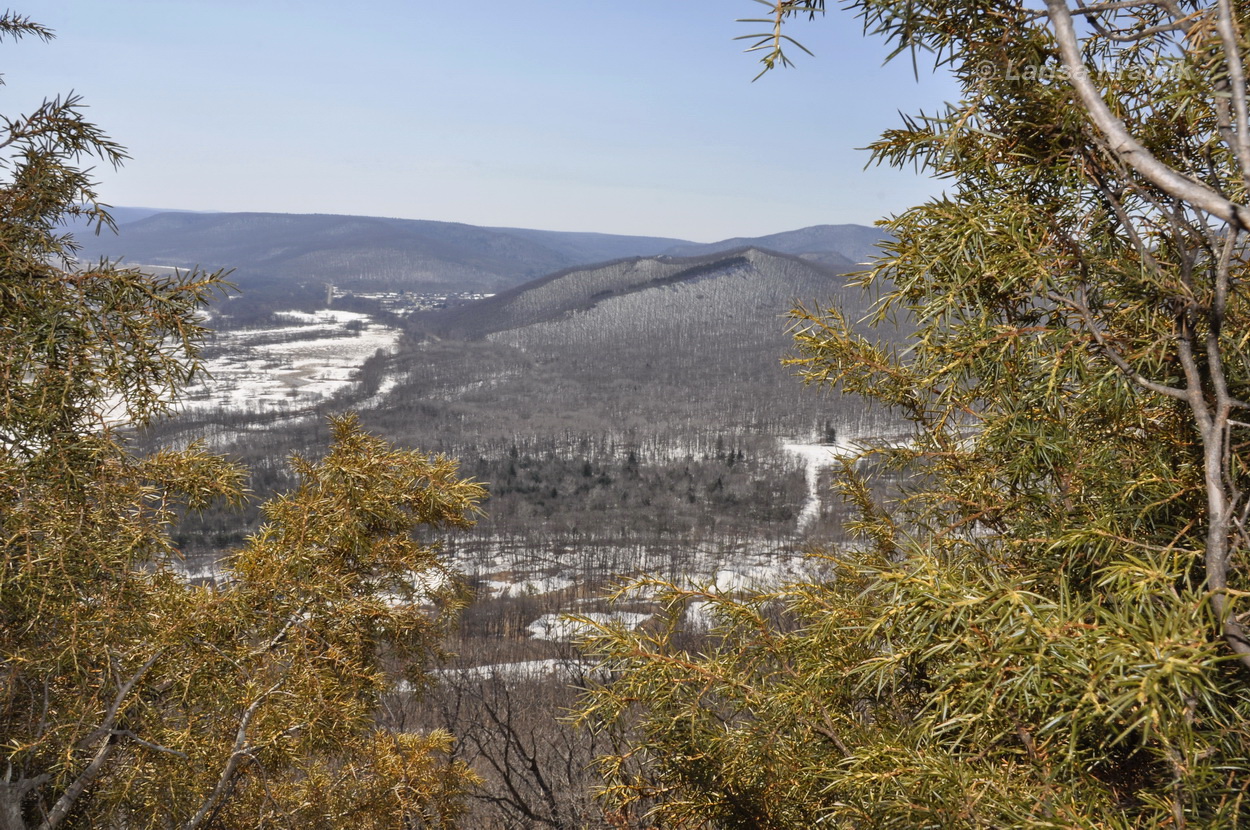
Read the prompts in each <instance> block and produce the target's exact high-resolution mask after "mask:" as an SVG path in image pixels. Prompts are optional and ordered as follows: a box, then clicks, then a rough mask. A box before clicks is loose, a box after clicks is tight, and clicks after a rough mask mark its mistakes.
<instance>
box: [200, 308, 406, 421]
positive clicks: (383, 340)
mask: <svg viewBox="0 0 1250 830" xmlns="http://www.w3.org/2000/svg"><path fill="white" fill-rule="evenodd" d="M275 316H277V317H279V319H281V320H282V321H283V323H287V324H286V325H280V326H275V327H271V328H263V329H239V330H233V331H224V332H218V333H217V335H216V336H215V337H214V338H213V339H212V341H211V342H210V344H209V350H208V354H209V358H208V359H207V360H206V361H205V368H206V369H207V370H208V377H207V378H202V379H201V380H200V381H199V382H198V383H196V384H195V385H193V386H191V387H189V388H188V389H187V390H186V392H185V393H184V394H183V398H182V401H181V403H182V408H183V409H184V411H189V410H203V409H217V408H220V409H225V410H227V411H233V412H246V413H257V414H269V413H275V412H298V411H300V410H304V409H308V408H309V407H312V406H315V405H316V404H318V403H320V402H322V401H324V400H327V399H329V398H331V397H332V396H333V395H334V394H335V393H337V392H339V391H341V390H346V389H347V388H349V387H350V386H351V385H352V384H353V383H354V382H355V380H354V378H355V375H356V372H357V371H358V370H359V369H360V367H361V365H362V364H364V362H365V361H366V360H368V359H369V358H370V357H372V356H373V355H374V354H376V353H377V352H378V351H379V350H381V351H390V350H393V349H394V348H395V345H396V344H397V343H398V341H399V338H400V335H401V334H402V332H401V331H400V330H399V329H397V328H394V327H391V326H387V325H383V324H380V323H377V322H375V321H374V320H373V319H372V318H371V317H370V316H369V315H368V314H361V313H358V312H354V311H339V310H334V309H325V310H322V311H317V312H312V313H309V312H300V311H282V312H278V314H277V315H275Z"/></svg>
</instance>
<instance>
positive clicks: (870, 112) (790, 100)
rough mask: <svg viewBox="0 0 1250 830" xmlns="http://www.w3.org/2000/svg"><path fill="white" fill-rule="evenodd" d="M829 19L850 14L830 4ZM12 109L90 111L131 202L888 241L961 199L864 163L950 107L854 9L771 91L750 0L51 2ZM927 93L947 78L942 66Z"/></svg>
mask: <svg viewBox="0 0 1250 830" xmlns="http://www.w3.org/2000/svg"><path fill="white" fill-rule="evenodd" d="M830 5H831V7H834V6H836V4H833V3H831V4H830ZM18 11H20V12H23V13H27V14H30V15H31V16H33V17H34V18H35V19H37V20H39V21H40V22H42V23H45V24H47V25H49V26H51V27H52V28H54V29H55V30H56V32H57V35H58V37H57V39H56V40H55V41H53V42H52V43H51V44H42V43H39V42H37V41H35V40H25V41H22V42H20V43H17V44H13V43H4V44H0V50H2V51H0V54H2V55H3V57H2V58H0V71H2V72H3V73H4V77H5V81H6V84H7V86H5V87H4V88H3V89H0V95H2V96H3V105H2V108H0V112H3V113H5V114H13V113H16V112H26V111H28V110H30V109H31V108H33V107H34V106H35V105H36V104H38V102H39V101H40V100H42V98H43V97H45V96H50V95H54V94H57V93H64V92H68V91H70V90H75V91H77V92H79V93H81V94H82V95H83V97H84V98H85V99H86V101H87V102H88V103H89V104H90V105H91V109H90V111H89V112H90V114H91V116H92V118H93V119H94V120H95V121H97V122H98V123H99V124H101V125H102V126H103V127H105V128H106V129H107V131H108V132H109V133H110V134H111V135H112V136H113V137H114V138H115V139H117V140H118V141H120V142H122V143H123V144H124V145H126V146H127V147H128V148H129V150H130V153H131V155H132V156H133V160H132V161H131V162H129V163H128V164H127V165H126V166H125V167H124V168H122V170H121V171H120V172H118V173H113V172H112V171H106V170H100V171H99V173H100V175H99V178H100V179H101V181H102V183H103V187H102V191H101V192H102V195H103V197H104V198H105V200H106V201H108V202H110V203H112V204H117V205H132V206H150V207H167V208H186V209H194V210H229V211H242V210H254V211H281V212H291V213H355V214H368V215H380V216H398V217H405V218H412V219H439V220H447V221H459V222H469V223H472V224H477V225H502V226H514V227H532V228H546V229H552V230H583V231H603V232H609V233H636V234H652V235H660V236H676V237H682V238H687V239H694V240H700V241H711V240H715V239H721V238H725V237H729V236H739V235H741V236H755V235H760V234H766V233H773V232H776V231H782V230H789V229H793V228H797V227H802V226H805V225H814V224H821V223H842V222H858V223H863V224H870V223H871V222H873V221H874V220H876V219H877V218H879V217H880V216H882V215H883V214H886V213H890V212H895V211H899V210H902V209H903V208H905V207H907V206H908V205H910V204H913V203H915V202H918V201H920V200H922V199H923V198H925V197H926V196H927V195H930V194H932V193H935V192H937V190H938V186H937V185H936V184H935V183H933V182H931V181H927V180H925V179H921V178H919V177H917V176H916V175H915V174H914V173H912V172H910V171H907V172H900V171H893V170H882V169H878V168H870V169H868V170H864V169H863V168H864V165H865V164H866V163H867V161H868V157H867V154H866V153H864V152H862V151H857V150H856V149H855V148H857V147H863V146H864V145H866V144H867V143H869V142H870V141H872V140H873V139H874V138H875V137H876V136H877V135H878V134H879V133H880V132H881V130H883V129H886V128H888V127H892V126H895V125H897V124H898V121H899V119H898V112H900V111H902V112H916V111H917V110H919V109H921V108H924V109H926V110H932V109H934V108H935V107H936V105H937V104H939V103H940V102H941V101H943V100H946V99H948V98H950V97H951V96H952V95H953V94H954V91H953V86H952V85H951V84H950V83H949V82H948V81H946V80H945V79H934V78H931V77H929V78H925V77H922V80H921V83H917V82H916V80H915V79H914V78H913V75H912V68H911V64H910V62H909V61H907V60H906V59H904V60H899V61H896V62H895V63H893V64H890V65H889V66H885V67H883V66H882V60H883V58H884V57H885V54H886V49H885V47H884V46H883V44H881V43H880V42H879V41H876V40H873V39H867V38H865V37H864V36H863V35H862V34H861V27H860V24H859V21H857V20H856V19H854V18H853V17H852V16H850V15H848V14H845V13H843V12H841V11H839V10H838V9H836V8H832V10H831V13H830V14H829V15H828V16H827V17H825V18H824V19H823V20H817V21H816V22H815V23H810V24H809V23H807V22H806V21H802V22H796V23H795V24H794V26H793V27H792V30H791V33H792V34H793V35H795V36H796V37H799V38H800V39H801V40H802V41H803V42H804V43H805V45H807V46H808V47H809V48H810V49H811V50H812V51H813V52H815V53H816V56H815V57H814V58H812V57H808V56H806V55H801V54H796V57H797V58H799V60H798V61H797V62H798V64H799V65H798V68H797V69H790V70H785V71H779V72H774V73H771V74H769V75H768V76H765V77H764V78H761V79H760V80H759V81H757V82H755V83H751V78H752V77H753V76H754V75H755V73H756V71H757V64H756V63H755V58H754V56H751V55H745V54H743V53H742V51H741V50H742V49H743V47H744V44H743V43H742V42H741V41H738V42H735V41H734V40H733V38H734V36H736V35H742V34H748V33H750V32H752V31H754V30H753V29H752V28H751V27H750V26H749V25H747V24H741V23H735V22H734V21H735V19H736V18H740V17H750V16H754V15H756V14H757V13H758V12H759V11H766V9H764V7H763V6H761V5H759V4H757V3H754V2H751V0H530V1H529V2H526V1H525V0H476V2H467V1H466V0H460V2H447V0H440V2H433V0H361V2H357V3H355V4H352V5H350V6H349V4H347V3H343V2H341V0H298V1H296V0H39V2H31V3H29V4H27V7H18ZM921 69H922V76H923V75H924V74H925V73H924V71H923V70H924V69H926V67H923V66H922V67H921Z"/></svg>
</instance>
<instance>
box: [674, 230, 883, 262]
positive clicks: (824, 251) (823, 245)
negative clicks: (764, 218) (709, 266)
mask: <svg viewBox="0 0 1250 830" xmlns="http://www.w3.org/2000/svg"><path fill="white" fill-rule="evenodd" d="M884 237H885V234H884V233H882V232H881V231H880V230H879V229H877V228H870V227H866V226H864V225H813V226H811V227H810V228H800V229H799V230H795V231H785V232H784V233H774V234H769V235H768V236H754V237H742V236H739V237H734V238H733V239H724V240H721V241H720V242H710V243H706V244H701V243H697V242H685V243H681V244H679V245H674V246H673V247H671V248H668V249H666V250H665V251H664V253H665V254H668V255H670V256H701V255H704V254H711V253H717V252H720V251H731V250H733V249H735V248H744V247H752V248H762V249H765V250H769V251H777V252H778V253H783V254H795V255H797V256H802V257H804V258H805V259H806V258H811V259H813V260H815V261H817V262H821V263H822V264H825V265H829V266H831V267H835V268H836V267H841V266H848V265H857V264H859V263H863V262H867V261H868V260H870V259H872V258H873V257H874V256H877V255H878V254H879V253H880V252H879V250H878V249H877V245H878V244H880V242H881V241H882V239H883V238H884ZM830 255H832V256H830Z"/></svg>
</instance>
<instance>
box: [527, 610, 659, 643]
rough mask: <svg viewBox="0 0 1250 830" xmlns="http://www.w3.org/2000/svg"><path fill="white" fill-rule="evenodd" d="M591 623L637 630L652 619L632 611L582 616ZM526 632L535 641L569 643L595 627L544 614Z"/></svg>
mask: <svg viewBox="0 0 1250 830" xmlns="http://www.w3.org/2000/svg"><path fill="white" fill-rule="evenodd" d="M582 616H583V617H585V618H586V620H589V621H590V623H598V624H600V625H610V624H612V623H617V624H619V625H623V626H625V627H626V628H637V627H638V626H640V625H642V624H643V623H644V622H645V621H647V620H648V619H650V618H651V615H650V614H638V613H635V612H631V611H613V612H611V613H607V614H605V613H602V612H591V613H588V614H582ZM526 630H527V631H529V633H530V636H531V637H533V638H534V639H535V640H554V641H556V642H560V643H567V642H569V641H570V640H576V639H579V638H581V637H585V636H586V635H587V634H590V633H592V632H593V631H594V630H595V629H594V626H593V625H591V624H589V623H587V622H585V621H583V620H575V619H569V618H567V617H565V616H564V615H562V614H543V615H542V616H541V617H539V618H538V619H536V620H534V621H533V622H532V623H530V624H529V625H528V626H527V627H526Z"/></svg>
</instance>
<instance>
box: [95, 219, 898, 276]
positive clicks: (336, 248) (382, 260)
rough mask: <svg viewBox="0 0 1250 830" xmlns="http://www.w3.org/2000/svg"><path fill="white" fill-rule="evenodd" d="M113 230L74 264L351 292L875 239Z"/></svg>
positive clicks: (840, 247) (801, 233)
mask: <svg viewBox="0 0 1250 830" xmlns="http://www.w3.org/2000/svg"><path fill="white" fill-rule="evenodd" d="M113 214H114V218H115V219H116V220H117V224H118V232H117V233H116V234H112V233H109V232H108V231H105V232H103V233H101V234H99V235H95V234H92V233H79V234H78V241H79V243H80V244H81V246H82V251H81V256H82V258H83V259H86V260H91V259H97V258H99V257H101V256H106V257H109V258H116V257H124V258H125V260H126V261H127V262H130V263H132V264H136V265H148V266H177V267H182V268H186V267H191V266H197V265H198V266H200V267H203V268H207V269H211V270H215V269H217V268H232V269H234V275H233V279H234V280H235V281H236V282H238V283H239V284H240V285H243V286H252V287H253V288H257V289H266V288H270V287H272V286H273V285H274V284H276V283H282V284H284V285H285V286H286V287H287V288H288V289H290V288H291V287H292V285H293V284H305V285H306V286H307V288H308V289H310V290H314V289H315V290H317V291H320V290H321V289H322V286H323V284H324V283H333V284H336V285H341V286H343V287H345V288H348V289H355V290H373V291H376V290H403V291H458V292H485V293H494V292H498V291H501V290H504V289H506V288H509V287H513V286H516V285H520V284H522V283H524V282H526V281H528V280H532V279H536V278H539V277H543V276H545V275H548V274H551V273H553V272H555V271H559V270H562V269H568V268H571V267H575V266H580V265H588V264H592V263H600V262H605V261H608V260H614V259H622V258H628V257H640V256H641V257H646V256H655V255H669V256H681V257H689V256H700V255H703V254H707V253H715V252H721V251H726V250H731V249H737V248H745V247H758V248H763V249H767V250H772V251H777V252H779V253H787V254H795V255H800V256H803V257H805V258H809V259H812V260H813V261H817V262H821V263H823V264H826V265H830V266H833V267H849V266H851V265H852V264H853V263H856V262H862V261H863V260H864V259H866V258H867V255H868V254H869V252H870V251H871V250H872V247H873V246H874V245H876V244H877V243H878V242H879V241H880V239H881V236H882V235H881V232H880V231H878V230H876V229H874V228H869V227H864V226H861V225H817V226H814V227H810V228H804V229H801V230H797V231H791V232H787V233H781V234H772V235H770V236H765V237H759V238H736V239H731V240H724V241H722V242H716V243H708V244H703V243H695V242H689V241H685V240H680V239H670V238H663V237H643V236H621V235H614V234H606V233H572V232H560V231H540V230H529V229H522V228H487V227H478V226H475V225H465V224H460V223H455V222H435V221H426V220H410V219H387V218H382V217H371V216H338V215H329V214H277V213H192V212H181V211H154V210H151V209H146V208H116V209H114V210H113Z"/></svg>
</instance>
